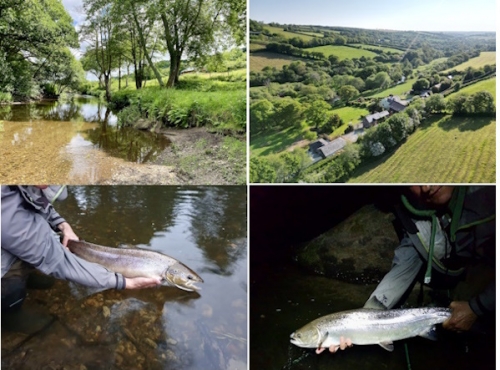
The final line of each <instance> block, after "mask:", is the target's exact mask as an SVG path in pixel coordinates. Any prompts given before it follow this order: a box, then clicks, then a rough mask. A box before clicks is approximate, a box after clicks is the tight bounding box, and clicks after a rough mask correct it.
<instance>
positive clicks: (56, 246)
mask: <svg viewBox="0 0 500 370" xmlns="http://www.w3.org/2000/svg"><path fill="white" fill-rule="evenodd" d="M1 242H2V244H1V245H2V250H5V251H6V252H8V253H9V254H11V255H13V256H15V257H17V258H19V259H21V260H23V261H25V262H27V263H29V264H30V265H32V266H33V267H35V268H36V269H38V270H40V271H41V272H43V273H44V274H47V275H51V276H54V277H56V278H58V279H63V280H70V281H73V282H75V283H79V284H82V285H86V286H89V287H96V288H104V289H110V288H118V289H123V288H125V279H124V277H123V276H122V275H121V274H117V273H114V272H110V271H108V270H107V269H105V268H104V267H102V266H100V265H98V264H95V263H91V262H87V261H85V260H83V259H81V258H79V257H77V256H75V255H73V254H72V253H71V252H70V251H68V250H67V249H66V248H64V247H63V246H62V245H61V243H59V241H58V240H57V239H56V238H55V237H54V235H53V233H52V231H51V228H50V226H49V223H48V220H46V219H45V218H44V217H43V216H42V215H41V214H39V213H38V212H36V211H35V210H34V209H33V210H32V209H31V208H30V206H29V205H27V204H26V202H25V201H24V199H23V197H22V196H21V194H20V192H19V191H17V190H13V189H10V188H8V187H2V240H1ZM2 255H3V253H2ZM2 267H3V264H2ZM2 274H3V271H2Z"/></svg>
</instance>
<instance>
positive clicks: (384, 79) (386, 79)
mask: <svg viewBox="0 0 500 370" xmlns="http://www.w3.org/2000/svg"><path fill="white" fill-rule="evenodd" d="M390 85H391V77H390V76H389V74H388V73H387V72H378V73H377V74H375V75H371V76H370V77H368V78H367V79H366V87H367V88H368V89H386V88H388V87H389V86H390Z"/></svg>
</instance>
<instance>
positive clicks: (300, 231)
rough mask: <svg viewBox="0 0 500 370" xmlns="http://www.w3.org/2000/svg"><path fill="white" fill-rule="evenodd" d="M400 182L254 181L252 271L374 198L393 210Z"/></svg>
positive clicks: (397, 198)
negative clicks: (259, 183) (265, 183)
mask: <svg viewBox="0 0 500 370" xmlns="http://www.w3.org/2000/svg"><path fill="white" fill-rule="evenodd" d="M405 188H406V187H402V186H353V185H349V186H338V185H331V186H251V187H250V225H251V227H250V244H251V248H250V266H251V269H250V274H251V275H252V273H256V272H257V270H254V267H258V266H259V265H261V264H268V263H279V261H280V260H283V259H287V258H289V257H290V255H289V252H290V249H291V248H290V247H291V246H294V245H298V244H300V243H304V242H307V241H309V240H311V239H313V238H315V237H317V236H318V235H320V234H322V233H324V232H325V231H327V230H329V229H331V228H332V227H333V226H335V225H336V224H338V223H339V222H341V221H343V220H344V219H345V218H346V217H348V216H349V215H350V214H352V213H354V212H355V211H356V210H358V209H359V208H361V207H362V206H364V205H366V204H370V203H374V204H375V205H376V206H377V207H378V208H380V209H382V210H384V211H390V210H391V208H392V205H393V204H395V203H397V202H398V201H399V197H400V194H401V193H402V192H403V191H404V189H405Z"/></svg>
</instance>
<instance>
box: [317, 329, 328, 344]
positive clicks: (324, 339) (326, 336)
mask: <svg viewBox="0 0 500 370" xmlns="http://www.w3.org/2000/svg"><path fill="white" fill-rule="evenodd" d="M327 338H328V332H325V334H324V335H323V336H322V337H320V338H319V342H318V348H322V347H323V343H324V342H325V341H326V339H327Z"/></svg>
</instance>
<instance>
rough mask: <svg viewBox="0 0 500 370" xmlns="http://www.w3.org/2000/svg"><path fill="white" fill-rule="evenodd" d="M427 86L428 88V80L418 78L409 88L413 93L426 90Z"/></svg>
mask: <svg viewBox="0 0 500 370" xmlns="http://www.w3.org/2000/svg"><path fill="white" fill-rule="evenodd" d="M429 86H430V82H429V80H426V79H425V78H420V79H418V80H417V81H416V82H415V83H414V84H413V85H412V87H411V88H412V89H413V91H422V90H426V89H428V88H429Z"/></svg>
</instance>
